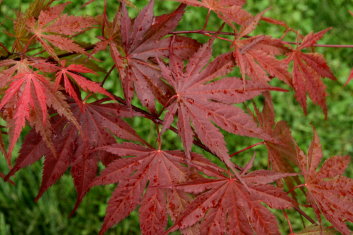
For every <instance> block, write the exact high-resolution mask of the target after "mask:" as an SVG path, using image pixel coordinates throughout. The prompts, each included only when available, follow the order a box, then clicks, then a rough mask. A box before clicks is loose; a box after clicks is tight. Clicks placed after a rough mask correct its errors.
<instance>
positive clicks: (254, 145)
mask: <svg viewBox="0 0 353 235" xmlns="http://www.w3.org/2000/svg"><path fill="white" fill-rule="evenodd" d="M263 144H265V141H261V142H258V143H256V144H253V145H250V146H248V147H246V148H243V149H241V150H239V151H237V152H235V153H232V154H231V155H230V157H234V156H235V155H237V154H239V153H242V152H245V151H246V150H248V149H251V148H254V147H256V146H258V145H263Z"/></svg>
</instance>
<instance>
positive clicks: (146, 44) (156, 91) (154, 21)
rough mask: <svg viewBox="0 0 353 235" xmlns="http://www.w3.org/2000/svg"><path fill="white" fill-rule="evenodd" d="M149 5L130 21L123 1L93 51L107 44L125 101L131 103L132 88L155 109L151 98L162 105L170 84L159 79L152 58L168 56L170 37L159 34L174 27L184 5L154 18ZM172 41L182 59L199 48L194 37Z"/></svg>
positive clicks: (158, 71) (143, 100)
mask: <svg viewBox="0 0 353 235" xmlns="http://www.w3.org/2000/svg"><path fill="white" fill-rule="evenodd" d="M153 5H154V1H150V2H149V4H148V5H147V6H146V7H145V8H144V9H143V10H142V11H141V12H140V14H139V15H138V16H137V17H136V18H135V19H134V20H133V21H132V20H131V19H130V18H129V16H128V12H127V10H126V8H125V6H124V4H123V7H122V8H121V10H120V12H118V14H117V15H116V17H115V19H114V22H113V24H111V25H110V27H107V28H108V32H107V37H108V38H105V37H104V38H102V39H103V40H102V41H101V42H99V43H98V44H97V46H96V48H95V50H94V52H93V53H96V52H97V51H99V50H103V49H105V48H106V47H107V46H108V45H109V47H110V53H111V55H112V58H113V60H114V62H115V64H116V67H117V69H118V70H119V74H120V79H121V81H122V84H123V89H124V95H125V98H126V100H127V101H128V103H130V102H131V99H132V97H133V95H134V93H133V91H134V90H135V91H136V94H137V96H138V98H139V100H140V101H141V103H142V104H143V105H144V106H145V107H147V108H148V109H149V110H150V111H152V112H154V111H155V109H154V103H155V99H157V100H158V101H159V102H160V103H162V104H165V103H166V102H167V100H168V97H169V95H170V93H171V90H170V87H169V86H167V85H166V84H165V83H164V82H163V81H162V80H161V79H160V77H161V75H160V70H159V67H158V65H157V64H156V63H155V58H162V57H167V56H168V55H169V45H170V43H171V37H168V38H163V37H164V36H166V35H167V34H168V33H169V32H170V31H172V30H173V29H174V28H175V27H176V26H177V24H178V22H179V20H180V19H181V17H182V15H183V13H184V8H185V5H181V6H180V7H179V8H177V9H176V10H175V11H174V12H172V13H170V14H167V15H162V16H159V17H154V16H153ZM119 23H120V25H119ZM108 26H109V25H108ZM119 26H120V27H119ZM119 35H121V36H119ZM173 43H174V47H175V48H176V49H175V51H176V52H175V53H177V54H178V55H180V56H182V58H184V59H187V58H188V56H189V55H190V54H192V53H193V52H194V51H195V50H196V49H197V48H198V47H199V43H197V42H196V41H195V40H193V39H190V38H187V37H181V36H178V37H177V38H176V39H175V40H174V42H173Z"/></svg>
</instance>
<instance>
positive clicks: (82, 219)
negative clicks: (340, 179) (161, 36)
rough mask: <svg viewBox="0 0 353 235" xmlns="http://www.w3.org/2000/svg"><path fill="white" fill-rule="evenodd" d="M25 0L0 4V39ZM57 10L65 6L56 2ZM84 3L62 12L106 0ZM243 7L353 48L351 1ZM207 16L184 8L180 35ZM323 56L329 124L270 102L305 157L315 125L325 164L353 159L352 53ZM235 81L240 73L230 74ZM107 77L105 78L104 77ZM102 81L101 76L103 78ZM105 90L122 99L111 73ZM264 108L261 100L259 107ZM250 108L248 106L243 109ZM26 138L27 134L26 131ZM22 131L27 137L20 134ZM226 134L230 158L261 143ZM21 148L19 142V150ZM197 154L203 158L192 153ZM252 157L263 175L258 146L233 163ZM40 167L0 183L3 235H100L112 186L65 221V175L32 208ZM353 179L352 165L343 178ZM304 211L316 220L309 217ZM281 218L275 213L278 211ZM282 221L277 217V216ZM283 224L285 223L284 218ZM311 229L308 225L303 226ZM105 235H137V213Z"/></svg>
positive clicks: (142, 0) (267, 1)
mask: <svg viewBox="0 0 353 235" xmlns="http://www.w3.org/2000/svg"><path fill="white" fill-rule="evenodd" d="M30 2H31V1H30V0H2V1H1V0H0V32H2V31H5V30H6V31H11V27H12V19H13V18H14V17H15V15H16V11H18V10H21V11H24V10H26V9H27V8H28V6H29V3H30ZM57 2H58V3H61V2H65V1H57ZM84 2H85V1H82V0H75V1H73V3H72V4H71V5H69V7H68V8H67V9H66V12H67V13H69V14H75V15H90V16H96V15H99V14H101V13H102V12H103V0H96V1H95V2H94V3H92V4H90V5H88V6H87V7H84V8H81V5H82V4H83V3H84ZM132 2H134V3H135V4H136V6H137V9H133V8H132V9H130V10H129V13H130V16H131V17H134V16H136V14H137V12H138V9H141V8H142V7H143V6H144V5H145V4H146V3H147V0H132ZM108 3H109V8H108V15H109V17H110V19H112V17H113V16H114V14H115V12H116V9H117V7H118V3H117V1H108ZM177 5H178V3H175V2H173V1H168V0H156V5H155V13H156V14H157V15H160V14H164V13H167V12H170V11H172V10H173V9H175V8H176V7H177ZM245 8H246V9H247V10H249V11H250V12H252V13H253V14H257V13H259V12H261V11H262V10H264V9H266V8H270V9H269V11H268V12H267V13H266V15H265V16H268V17H272V18H275V19H278V20H282V21H285V22H286V23H287V24H288V25H289V26H290V27H292V28H295V29H297V30H299V31H300V32H302V33H303V34H307V33H309V32H311V31H315V32H317V31H320V30H322V29H325V28H327V27H333V29H332V30H331V31H329V32H328V33H327V34H326V36H325V37H324V38H323V39H322V40H320V42H319V43H320V44H353V40H352V35H353V16H351V15H350V14H349V12H348V10H353V3H352V1H351V0H335V1H331V0H292V1H287V0H262V1H256V0H248V2H247V4H246V6H245ZM206 14H207V10H206V9H198V8H194V7H188V8H187V10H186V13H185V15H184V17H183V19H182V21H181V22H180V24H179V26H178V29H177V30H195V29H200V28H201V27H202V26H203V23H204V19H205V17H206ZM219 26H220V21H219V20H218V19H217V17H216V16H215V15H213V14H212V15H211V18H210V23H209V26H208V28H207V29H209V30H216V29H217V28H218V27H219ZM282 32H283V30H282V29H281V28H278V27H277V26H273V25H269V24H267V23H261V24H260V25H259V27H258V28H257V29H256V31H255V32H254V33H253V34H268V35H272V36H275V37H278V36H280V35H281V33H282ZM97 33H98V32H97V31H94V30H93V31H92V32H89V33H88V34H85V36H84V37H81V38H80V40H82V41H85V40H87V39H89V40H91V41H90V42H96V41H97V40H95V39H94V38H95V36H97V35H98V34H97ZM190 36H192V37H193V38H195V39H197V40H199V41H200V42H205V41H206V40H207V37H204V36H200V35H190ZM286 39H288V40H295V37H294V35H289V36H288V38H286ZM0 42H2V43H4V44H6V45H11V39H10V38H9V37H8V36H7V35H6V34H4V33H0ZM229 46H230V45H229V44H228V43H226V42H224V41H219V40H216V42H215V44H214V56H216V55H219V54H221V53H223V52H226V51H228V50H229ZM316 50H317V51H318V52H321V53H323V54H324V56H325V58H326V59H327V61H328V64H329V65H330V66H331V68H332V70H333V71H334V74H335V75H336V76H337V79H338V81H330V80H328V79H325V84H326V86H327V88H328V89H327V91H328V97H327V103H328V110H329V115H328V119H327V120H325V119H324V115H323V113H322V111H321V110H320V108H319V107H316V106H314V105H312V104H311V102H309V107H308V110H309V113H308V115H307V116H305V115H304V113H303V111H302V109H301V107H300V106H299V105H298V103H297V102H296V101H295V99H294V96H293V92H289V93H272V95H273V98H274V105H275V111H276V114H277V120H285V121H286V122H287V123H288V124H289V126H290V127H291V130H292V135H293V136H294V138H295V140H296V141H297V142H298V144H299V146H300V147H301V148H302V149H303V150H305V151H306V150H307V149H308V146H309V144H310V141H311V138H312V126H315V128H316V129H317V132H318V134H319V136H320V139H321V143H322V146H323V149H324V155H325V158H327V157H329V156H334V155H350V156H353V145H352V140H353V82H351V83H350V84H348V85H347V86H343V84H344V83H345V81H346V79H347V77H348V75H349V71H350V69H351V68H352V67H353V48H317V49H316ZM98 56H99V58H100V59H101V60H103V63H101V64H100V67H101V68H102V69H104V70H106V71H107V70H108V69H109V68H110V66H111V65H112V60H111V59H110V58H109V56H108V55H107V54H105V53H101V54H99V55H98ZM234 74H237V71H234ZM101 75H102V76H104V74H103V73H101ZM102 78H103V77H101V79H102ZM273 84H274V85H278V86H281V87H283V88H287V87H286V86H285V85H284V84H282V83H281V82H278V81H274V83H273ZM105 87H106V88H107V89H109V90H110V91H111V92H114V93H115V94H117V95H119V94H121V93H119V92H118V90H119V89H120V85H119V82H118V79H117V74H116V72H113V73H112V75H111V77H110V80H109V81H108V82H107V83H106V84H105ZM256 102H257V103H259V104H261V98H259V99H257V100H256ZM248 105H250V104H248ZM129 122H130V123H131V124H132V125H133V126H134V127H136V128H137V130H138V132H139V133H140V134H141V135H142V136H143V137H144V138H145V139H146V140H147V141H149V142H150V143H152V144H154V142H155V135H156V134H155V132H154V129H155V127H154V125H152V123H151V122H149V121H148V120H143V119H139V118H136V119H134V120H129ZM27 131H28V130H27ZM25 132H26V131H25ZM224 134H225V138H226V141H227V143H228V148H229V151H230V152H231V153H232V152H235V151H237V150H240V149H242V148H244V147H246V146H248V145H251V144H253V143H256V142H258V141H259V140H256V139H250V138H244V137H237V136H234V135H230V134H227V133H224ZM164 139H165V140H164V148H166V149H175V148H178V149H180V148H181V144H180V140H179V139H178V137H177V136H176V135H175V134H173V133H171V132H167V133H166V134H165V136H164ZM20 144H21V142H19V144H18V146H17V149H16V151H15V154H16V152H17V151H18V149H19V146H20ZM194 151H197V152H202V150H200V149H197V148H195V149H194ZM254 151H255V152H256V153H257V157H256V160H255V168H256V167H258V168H264V167H266V165H267V160H266V151H265V149H264V147H263V146H258V147H256V148H255V149H252V150H250V151H247V152H245V153H243V154H241V155H239V156H238V157H237V158H236V160H235V161H236V162H237V163H238V164H244V163H245V162H246V161H248V160H249V159H250V157H251V156H252V155H253V153H254ZM41 166H42V162H37V163H36V164H34V165H32V166H30V167H28V168H26V169H24V170H22V171H20V172H19V173H18V174H17V175H16V176H15V177H14V178H13V180H14V181H15V183H16V186H13V185H10V184H8V183H4V182H3V181H2V180H0V235H5V234H6V235H8V234H14V235H17V234H53V235H54V234H61V235H63V234H97V232H98V231H99V229H100V226H101V224H102V221H103V218H104V214H105V209H106V205H107V204H106V203H107V201H108V199H109V197H110V194H111V192H112V190H113V189H114V187H115V186H114V185H110V186H105V187H95V188H93V189H92V190H91V191H90V192H89V193H88V194H87V196H86V197H85V199H84V200H83V202H82V204H81V206H80V207H79V209H78V210H77V213H76V214H75V216H73V217H72V218H69V213H70V211H71V209H72V207H73V205H74V202H75V197H76V195H75V190H74V187H73V183H72V179H71V176H69V174H67V175H64V176H63V177H62V178H61V180H60V181H59V182H58V183H57V184H55V185H54V186H53V187H51V188H50V189H49V190H48V191H47V192H46V193H45V194H44V195H43V197H42V198H41V199H40V200H39V201H38V202H37V203H35V202H34V201H33V199H34V198H35V196H36V194H37V192H38V188H39V185H40V182H41V175H42V170H41ZM0 171H2V172H5V173H6V172H7V171H8V169H7V167H6V164H5V160H4V158H3V157H1V156H0ZM346 175H347V176H350V177H353V170H352V163H351V164H350V166H349V169H348V171H347V172H346ZM306 212H307V213H308V214H310V215H312V216H313V213H312V211H311V210H306ZM277 213H278V212H277ZM289 213H290V219H291V222H292V224H293V228H294V230H295V231H300V230H301V229H302V227H303V225H302V220H301V219H300V217H299V216H298V214H297V213H294V212H293V213H292V212H289ZM278 215H280V216H281V213H278ZM282 217H283V216H282ZM279 224H280V227H281V232H282V233H283V234H286V233H288V225H287V223H286V221H282V220H279ZM305 224H306V225H308V223H307V222H305ZM107 234H139V223H138V213H137V212H133V213H132V214H131V215H130V216H129V217H128V218H126V219H125V220H124V221H123V222H121V223H120V224H119V225H117V226H116V227H114V228H112V229H110V230H109V232H107Z"/></svg>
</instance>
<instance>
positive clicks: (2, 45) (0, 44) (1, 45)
mask: <svg viewBox="0 0 353 235" xmlns="http://www.w3.org/2000/svg"><path fill="white" fill-rule="evenodd" d="M0 47H2V48H3V49H4V50H5V51H6V53H7V54H8V55H9V54H11V52H9V50H7V48H6V47H5V45H4V44H2V43H1V42H0Z"/></svg>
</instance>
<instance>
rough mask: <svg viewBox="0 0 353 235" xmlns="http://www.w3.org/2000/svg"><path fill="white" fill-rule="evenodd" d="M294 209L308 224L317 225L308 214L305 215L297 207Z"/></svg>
mask: <svg viewBox="0 0 353 235" xmlns="http://www.w3.org/2000/svg"><path fill="white" fill-rule="evenodd" d="M294 209H295V210H296V211H297V212H298V213H299V214H301V215H302V216H303V217H304V218H305V219H307V220H308V221H309V222H310V223H312V224H315V225H317V223H316V221H315V220H313V219H312V218H311V217H310V216H309V215H308V214H306V213H305V212H304V211H303V210H302V209H300V208H299V207H297V206H296V207H294Z"/></svg>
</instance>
